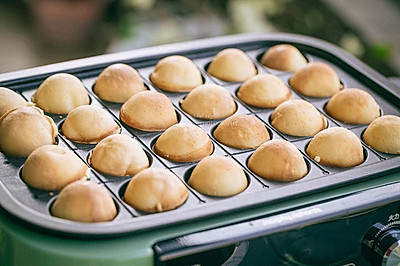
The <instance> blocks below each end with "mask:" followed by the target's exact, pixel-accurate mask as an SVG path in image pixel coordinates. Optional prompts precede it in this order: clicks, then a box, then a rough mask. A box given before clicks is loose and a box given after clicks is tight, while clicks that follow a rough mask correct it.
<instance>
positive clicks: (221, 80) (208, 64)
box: [204, 53, 260, 84]
mask: <svg viewBox="0 0 400 266" xmlns="http://www.w3.org/2000/svg"><path fill="white" fill-rule="evenodd" d="M246 54H247V53H246ZM250 59H251V57H250ZM251 61H253V60H252V59H251ZM211 62H212V60H211V61H208V62H207V63H206V64H205V65H204V71H206V72H207V74H208V75H210V76H211V77H213V78H215V79H217V80H219V81H220V82H223V83H232V84H233V83H243V82H244V81H226V80H223V79H219V78H217V77H214V76H213V75H211V74H210V72H208V68H209V67H210V64H211ZM253 66H254V68H255V70H256V75H257V74H259V73H260V71H259V69H258V67H257V66H256V65H255V64H254V62H253Z"/></svg>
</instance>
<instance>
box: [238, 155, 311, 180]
mask: <svg viewBox="0 0 400 266" xmlns="http://www.w3.org/2000/svg"><path fill="white" fill-rule="evenodd" d="M253 153H254V152H252V153H251V154H250V155H249V156H247V158H246V167H247V169H249V171H250V172H251V173H252V174H253V175H255V176H257V177H258V178H260V179H261V180H266V181H271V182H280V183H283V184H284V183H291V182H295V181H300V180H302V179H304V178H306V177H307V176H308V174H309V173H310V171H311V163H310V162H309V161H308V160H307V159H306V158H305V157H304V156H302V157H303V160H304V163H305V164H306V166H307V173H306V174H305V175H304V176H303V177H302V178H299V179H297V180H293V181H275V180H270V179H266V178H263V177H261V176H259V175H257V174H256V173H254V172H253V171H251V169H250V167H249V163H248V162H249V159H250V156H252V155H253Z"/></svg>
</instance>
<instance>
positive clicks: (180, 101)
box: [179, 95, 239, 122]
mask: <svg viewBox="0 0 400 266" xmlns="http://www.w3.org/2000/svg"><path fill="white" fill-rule="evenodd" d="M186 97H187V95H186V96H184V97H182V98H181V99H180V100H179V108H180V109H181V110H182V112H184V113H185V114H187V115H189V116H191V117H193V118H195V119H197V120H199V121H205V122H206V121H218V120H223V119H225V118H228V117H230V116H232V115H235V114H236V113H237V112H238V110H239V106H238V103H237V102H236V100H235V99H234V98H233V97H232V99H233V102H234V103H235V112H234V113H233V114H231V115H228V116H227V117H223V118H215V119H212V118H211V119H208V118H199V117H195V116H193V115H191V114H189V113H188V112H186V111H185V110H183V108H182V101H184V100H185V99H186Z"/></svg>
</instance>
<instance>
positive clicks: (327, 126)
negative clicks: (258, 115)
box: [268, 109, 330, 138]
mask: <svg viewBox="0 0 400 266" xmlns="http://www.w3.org/2000/svg"><path fill="white" fill-rule="evenodd" d="M317 110H318V109H317ZM318 112H319V111H318ZM319 113H320V115H321V116H322V118H323V119H324V122H325V125H326V126H325V128H323V129H321V130H320V131H318V132H321V131H322V130H324V129H327V128H329V126H330V124H329V120H328V119H327V118H326V117H325V116H324V115H323V114H321V112H319ZM272 114H273V112H272V113H271V114H270V115H269V116H268V123H269V124H270V125H271V127H273V128H274V129H275V130H276V131H278V132H279V133H280V134H283V135H285V136H289V137H293V138H309V137H313V136H315V135H316V134H317V133H318V132H317V133H315V134H314V135H313V136H295V135H289V134H286V133H284V132H281V131H279V130H278V129H277V128H275V127H274V126H273V125H272V123H271V121H272V118H271V116H272Z"/></svg>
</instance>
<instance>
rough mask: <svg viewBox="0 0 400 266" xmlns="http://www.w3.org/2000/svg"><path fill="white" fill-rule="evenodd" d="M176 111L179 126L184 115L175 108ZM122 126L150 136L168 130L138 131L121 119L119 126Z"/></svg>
mask: <svg viewBox="0 0 400 266" xmlns="http://www.w3.org/2000/svg"><path fill="white" fill-rule="evenodd" d="M174 110H175V114H176V119H177V120H178V123H176V124H179V123H180V122H181V120H182V115H181V114H180V113H179V112H178V111H177V110H176V109H175V107H174ZM120 124H121V125H123V126H124V127H126V128H131V129H133V130H135V131H138V132H140V133H141V134H148V133H154V132H164V131H165V130H166V129H163V130H154V131H145V130H141V129H137V128H134V127H131V126H130V125H127V124H125V123H124V122H123V121H122V120H121V118H119V120H118V125H120ZM176 124H175V125H176Z"/></svg>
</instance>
